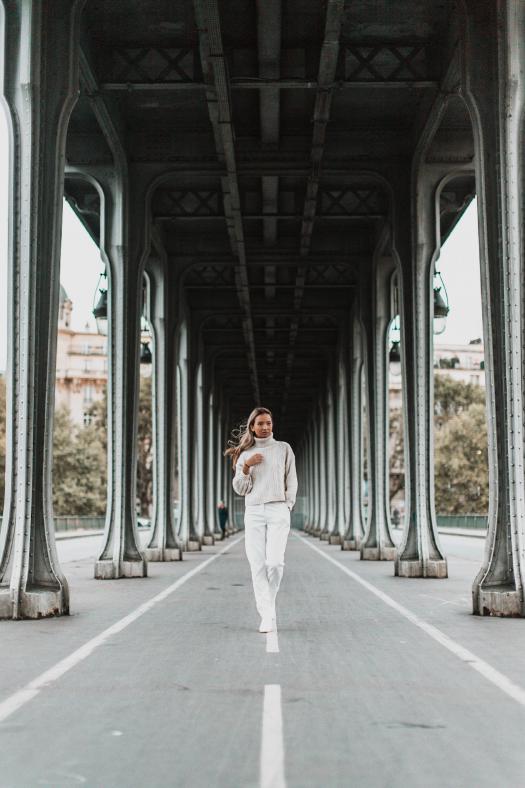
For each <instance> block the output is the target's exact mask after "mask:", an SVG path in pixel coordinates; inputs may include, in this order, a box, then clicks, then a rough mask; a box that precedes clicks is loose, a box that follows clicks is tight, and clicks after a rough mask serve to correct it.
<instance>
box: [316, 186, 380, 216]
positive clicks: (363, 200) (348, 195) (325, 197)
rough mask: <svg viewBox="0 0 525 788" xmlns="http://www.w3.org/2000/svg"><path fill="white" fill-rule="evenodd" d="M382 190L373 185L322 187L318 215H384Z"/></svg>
mask: <svg viewBox="0 0 525 788" xmlns="http://www.w3.org/2000/svg"><path fill="white" fill-rule="evenodd" d="M386 213H387V205H386V199H385V196H384V194H383V192H382V191H381V190H380V189H377V188H375V187H369V186H363V187H356V186H351V187H346V188H333V189H328V188H326V187H325V188H323V189H321V192H320V196H319V212H318V215H319V216H321V217H322V216H340V217H345V216H363V217H367V216H386Z"/></svg>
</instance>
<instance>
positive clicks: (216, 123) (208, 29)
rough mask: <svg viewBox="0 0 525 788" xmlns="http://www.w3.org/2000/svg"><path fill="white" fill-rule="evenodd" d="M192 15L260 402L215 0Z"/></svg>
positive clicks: (200, 1)
mask: <svg viewBox="0 0 525 788" xmlns="http://www.w3.org/2000/svg"><path fill="white" fill-rule="evenodd" d="M194 8H195V16H196V18H197V24H198V27H199V48H200V57H201V63H202V71H203V73H204V77H205V82H206V84H207V91H206V97H207V101H208V112H209V116H210V121H211V123H212V127H213V131H214V136H215V146H216V149H217V153H218V155H219V159H220V161H221V162H222V163H223V165H224V167H225V169H226V173H227V174H226V175H225V176H224V177H222V178H221V185H222V189H223V200H224V214H225V217H226V224H227V228H228V233H229V236H230V241H231V244H232V250H233V253H234V255H235V256H236V258H237V261H238V262H237V266H236V270H235V280H236V285H237V294H238V297H239V303H240V306H241V310H242V313H243V331H244V336H245V339H246V344H247V349H248V365H249V369H250V376H251V379H252V385H253V391H254V396H255V399H256V401H259V383H258V379H257V362H256V358H255V339H254V336H253V321H252V315H251V304H250V291H249V285H248V271H247V264H246V247H245V241H244V229H243V222H242V215H241V201H240V193H239V183H238V177H237V164H236V160H235V141H234V140H235V135H234V129H233V118H232V110H231V104H230V96H229V88H228V76H227V67H226V59H225V54H224V50H223V43H222V35H221V24H220V18H219V8H218V4H217V0H194Z"/></svg>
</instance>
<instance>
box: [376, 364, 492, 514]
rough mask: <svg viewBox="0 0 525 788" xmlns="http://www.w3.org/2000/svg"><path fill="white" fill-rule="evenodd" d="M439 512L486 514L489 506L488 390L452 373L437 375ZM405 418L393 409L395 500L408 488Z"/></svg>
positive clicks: (391, 480) (437, 487)
mask: <svg viewBox="0 0 525 788" xmlns="http://www.w3.org/2000/svg"><path fill="white" fill-rule="evenodd" d="M434 427H435V434H434V438H435V440H434V462H435V499H436V511H437V512H439V513H440V514H476V513H479V514H482V513H484V512H486V511H487V507H488V460H487V423H486V412H485V390H484V389H483V388H481V387H480V386H475V385H472V384H471V383H463V382H461V381H457V380H454V379H453V378H452V377H450V376H449V375H443V374H441V375H436V376H435V379H434ZM403 454H404V452H403V421H402V413H401V411H400V410H399V409H395V410H392V412H391V414H390V500H392V498H393V497H394V495H396V494H397V493H398V492H399V491H400V490H402V489H403V488H404V482H405V479H404V467H403V466H404V457H403Z"/></svg>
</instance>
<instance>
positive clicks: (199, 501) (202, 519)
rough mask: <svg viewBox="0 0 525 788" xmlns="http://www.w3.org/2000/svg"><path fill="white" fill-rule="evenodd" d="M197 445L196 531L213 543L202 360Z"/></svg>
mask: <svg viewBox="0 0 525 788" xmlns="http://www.w3.org/2000/svg"><path fill="white" fill-rule="evenodd" d="M194 392H195V393H194V396H195V447H194V473H193V477H192V480H193V486H194V499H195V503H196V512H195V531H196V533H197V534H198V537H199V540H200V541H201V543H202V544H207V545H212V544H213V541H214V540H213V532H210V531H209V529H208V527H207V522H206V520H207V517H206V484H207V462H206V459H207V457H206V440H207V436H206V398H205V390H204V365H203V362H202V361H200V362H199V364H198V366H197V373H196V375H195V389H194Z"/></svg>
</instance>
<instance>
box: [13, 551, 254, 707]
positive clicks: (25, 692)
mask: <svg viewBox="0 0 525 788" xmlns="http://www.w3.org/2000/svg"><path fill="white" fill-rule="evenodd" d="M241 539H244V536H239V537H238V538H237V539H235V540H234V541H233V542H230V544H228V545H227V546H226V547H223V549H222V550H219V552H218V553H215V554H214V555H211V556H210V557H209V558H207V559H206V561H203V562H202V564H199V565H198V566H196V567H194V568H193V569H190V571H189V572H186V574H185V575H183V576H182V577H179V579H178V580H176V581H175V582H174V583H172V584H171V585H169V586H168V587H167V588H165V589H164V590H163V591H161V592H160V593H159V594H156V596H154V597H152V598H151V599H149V600H148V601H147V602H144V603H143V604H142V605H139V607H137V608H136V609H135V610H133V611H132V612H131V613H128V615H127V616H124V618H121V619H120V621H117V622H116V623H115V624H112V625H111V626H110V627H108V628H107V629H105V630H104V631H103V632H101V633H100V634H99V635H96V636H95V637H94V638H91V640H88V641H87V643H84V645H83V646H80V648H78V649H77V650H76V651H73V653H72V654H69V656H67V657H64V659H61V660H60V662H57V664H56V665H53V667H52V668H49V670H46V671H45V672H44V673H41V674H40V676H37V678H36V679H33V680H32V681H30V682H29V684H26V686H25V687H23V688H22V689H20V690H18V692H15V693H13V695H10V697H8V698H6V699H5V700H4V701H2V702H1V703H0V722H4V721H5V720H6V719H7V718H8V717H10V716H11V714H13V713H14V712H15V711H17V710H18V709H20V708H21V707H22V706H25V704H26V703H29V701H30V700H32V699H33V698H34V697H35V696H36V695H38V693H39V692H40V690H42V689H43V688H44V687H48V686H49V685H50V684H52V683H53V682H55V681H57V680H58V679H59V678H61V676H63V675H64V674H65V673H67V672H68V671H70V670H71V669H72V668H74V667H75V666H76V665H78V664H79V663H80V662H82V661H83V660H85V659H86V657H89V656H90V654H92V653H93V652H94V651H95V649H97V648H98V647H99V646H101V645H102V644H103V643H105V642H106V641H107V640H109V638H110V637H112V636H113V635H116V634H118V633H119V632H122V630H124V629H126V627H129V625H130V624H132V623H133V622H134V621H136V620H137V619H138V618H140V617H141V616H143V615H144V613H147V612H148V611H149V610H151V609H152V608H153V607H155V605H157V604H158V603H159V602H162V601H163V600H164V599H166V598H167V597H169V596H170V595H171V594H173V592H174V591H176V590H177V589H178V588H180V587H181V586H182V585H184V583H186V582H187V581H188V580H190V578H192V577H194V575H196V574H197V573H198V572H200V571H201V570H202V569H204V568H205V567H207V566H208V565H209V564H211V562H212V561H215V559H216V558H218V557H219V556H220V555H222V554H223V553H226V552H227V551H228V550H229V549H230V548H232V547H233V546H234V545H236V544H237V543H238V542H240V541H241Z"/></svg>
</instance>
